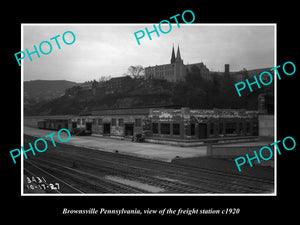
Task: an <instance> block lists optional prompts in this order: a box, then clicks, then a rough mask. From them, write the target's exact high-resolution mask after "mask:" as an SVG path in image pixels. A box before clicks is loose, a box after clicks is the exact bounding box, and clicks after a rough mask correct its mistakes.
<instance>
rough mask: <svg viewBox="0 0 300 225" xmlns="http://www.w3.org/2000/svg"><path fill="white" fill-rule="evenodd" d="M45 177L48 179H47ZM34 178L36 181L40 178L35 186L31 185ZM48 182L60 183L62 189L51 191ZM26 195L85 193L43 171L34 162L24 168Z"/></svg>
mask: <svg viewBox="0 0 300 225" xmlns="http://www.w3.org/2000/svg"><path fill="white" fill-rule="evenodd" d="M44 177H46V179H45V178H44ZM33 178H34V179H35V180H37V179H38V178H39V181H38V182H35V184H31V183H32V182H33V181H32V179H33ZM49 178H50V179H49ZM28 180H29V182H30V184H29V182H28ZM46 180H47V181H49V180H50V181H53V183H56V182H59V183H60V185H59V187H60V188H56V189H52V188H51V189H49V187H50V182H47V181H46ZM46 187H47V188H46ZM24 193H58V194H61V193H81V194H82V193H83V192H82V191H81V190H80V189H78V188H76V187H74V186H73V185H71V184H70V183H67V182H66V181H64V180H62V179H60V178H58V177H56V176H55V175H53V174H51V173H49V172H47V171H46V170H44V169H42V168H41V167H40V166H38V165H36V164H34V163H32V162H26V168H25V166H24Z"/></svg>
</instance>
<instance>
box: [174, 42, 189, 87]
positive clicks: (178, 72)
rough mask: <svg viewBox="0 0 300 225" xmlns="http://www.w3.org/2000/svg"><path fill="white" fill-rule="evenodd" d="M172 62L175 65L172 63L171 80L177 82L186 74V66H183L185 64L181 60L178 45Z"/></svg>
mask: <svg viewBox="0 0 300 225" xmlns="http://www.w3.org/2000/svg"><path fill="white" fill-rule="evenodd" d="M174 64H175V65H174V77H173V81H175V82H177V81H181V80H184V79H185V75H186V68H185V65H184V64H183V60H182V59H181V55H180V50H179V45H178V48H177V53H176V58H175V62H174Z"/></svg>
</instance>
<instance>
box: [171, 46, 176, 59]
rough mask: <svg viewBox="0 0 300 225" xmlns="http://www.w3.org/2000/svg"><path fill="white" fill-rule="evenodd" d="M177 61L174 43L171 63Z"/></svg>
mask: <svg viewBox="0 0 300 225" xmlns="http://www.w3.org/2000/svg"><path fill="white" fill-rule="evenodd" d="M174 62H175V51H174V44H173V48H172V56H171V63H174Z"/></svg>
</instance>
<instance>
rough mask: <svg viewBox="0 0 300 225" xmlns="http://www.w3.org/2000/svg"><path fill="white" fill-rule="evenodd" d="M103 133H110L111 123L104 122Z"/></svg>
mask: <svg viewBox="0 0 300 225" xmlns="http://www.w3.org/2000/svg"><path fill="white" fill-rule="evenodd" d="M103 135H110V123H103Z"/></svg>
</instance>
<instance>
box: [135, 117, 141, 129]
mask: <svg viewBox="0 0 300 225" xmlns="http://www.w3.org/2000/svg"><path fill="white" fill-rule="evenodd" d="M135 126H136V127H140V126H142V120H141V119H135Z"/></svg>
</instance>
